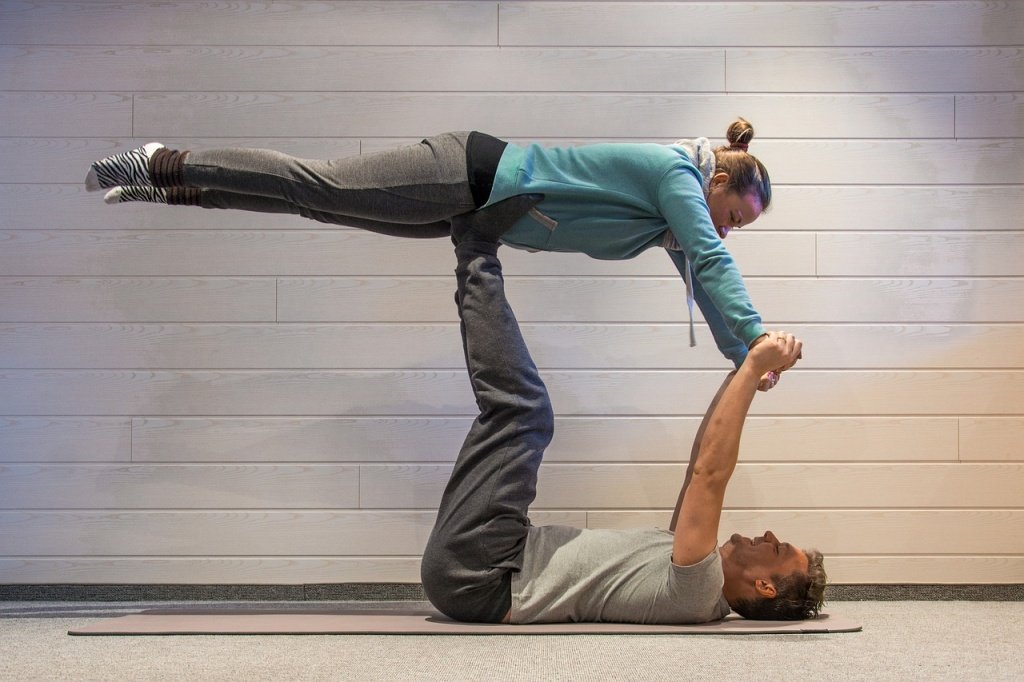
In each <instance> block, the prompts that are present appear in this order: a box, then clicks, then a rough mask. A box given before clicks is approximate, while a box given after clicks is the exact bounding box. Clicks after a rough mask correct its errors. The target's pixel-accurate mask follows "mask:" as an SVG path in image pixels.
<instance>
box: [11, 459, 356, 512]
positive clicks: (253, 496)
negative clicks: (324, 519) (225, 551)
mask: <svg viewBox="0 0 1024 682" xmlns="http://www.w3.org/2000/svg"><path fill="white" fill-rule="evenodd" d="M359 506H360V504H359V467H356V466H347V465H337V464H315V465H282V464H247V465H246V464H191V465H187V466H185V465H174V464H142V465H136V464H132V465H128V464H120V465H107V464H87V465H69V464H32V465H29V464H9V465H6V466H0V508H3V509H194V508H199V509H203V508H206V509H238V508H266V509H290V508H306V509H309V508H357V507H359Z"/></svg>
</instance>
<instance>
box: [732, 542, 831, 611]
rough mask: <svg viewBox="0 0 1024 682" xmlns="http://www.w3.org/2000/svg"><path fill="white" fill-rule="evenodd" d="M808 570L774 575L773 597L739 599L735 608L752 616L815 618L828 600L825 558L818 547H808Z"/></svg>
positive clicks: (806, 551)
mask: <svg viewBox="0 0 1024 682" xmlns="http://www.w3.org/2000/svg"><path fill="white" fill-rule="evenodd" d="M804 554H806V555H807V573H792V574H790V575H773V576H772V583H774V585H775V596H774V597H761V598H759V599H740V600H738V601H737V602H736V603H735V604H733V607H732V608H733V610H734V611H735V612H736V613H738V614H740V615H741V616H743V617H744V618H749V619H750V620H807V619H808V618H815V617H816V616H817V615H818V611H819V610H820V609H821V605H822V604H824V603H825V584H826V582H827V580H828V576H826V575H825V566H824V560H825V557H823V556H822V554H821V552H819V551H818V550H816V549H809V550H805V551H804Z"/></svg>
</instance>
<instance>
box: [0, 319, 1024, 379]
mask: <svg viewBox="0 0 1024 682" xmlns="http://www.w3.org/2000/svg"><path fill="white" fill-rule="evenodd" d="M521 328H522V330H523V335H524V336H525V338H526V340H527V342H528V343H529V346H530V352H531V354H532V355H533V358H534V360H535V362H536V363H537V365H538V366H539V367H540V368H541V369H548V368H556V369H557V368H562V369H594V368H608V369H696V368H700V369H715V368H723V367H727V366H728V361H727V360H725V359H724V358H723V357H722V355H721V353H719V351H718V349H717V347H716V346H715V343H714V340H713V339H712V337H711V333H710V331H708V329H707V328H706V327H705V326H704V325H699V326H697V347H696V348H692V349H691V348H687V347H686V346H687V338H688V330H687V328H686V326H685V325H683V324H679V323H670V324H606V325H601V324H552V323H538V324H529V323H524V324H523V325H522V326H521ZM786 331H789V332H791V333H793V334H796V335H797V336H798V337H799V338H801V339H802V340H803V341H804V359H803V360H802V361H801V363H800V367H801V368H804V369H878V368H891V369H912V368H921V369H925V368H934V369H942V368H949V367H957V368H962V369H966V368H976V369H984V368H1000V367H1008V366H1017V365H1018V364H1020V363H1021V362H1024V325H1019V324H1001V325H849V324H843V325H800V324H798V325H789V324H787V325H786ZM864 348H872V349H874V350H873V351H872V352H871V353H865V352H864V351H863V349H864ZM0 358H2V360H0V365H2V366H3V367H6V368H11V369H44V368H63V369H91V368H95V369H101V368H106V369H130V368H136V367H152V368H169V367H173V368H179V369H218V368H223V369H258V368H275V369H314V368H320V367H326V368H332V369H383V368H389V369H391V368H393V369H403V368H407V369H462V368H463V367H464V366H465V357H464V356H463V353H462V342H461V338H460V336H459V331H458V327H457V325H456V323H454V322H447V323H423V324H398V323H382V324H327V323H324V324H304V323H281V324H273V323H263V324H243V323H233V324H216V323H209V324H207V323H202V324H174V323H163V324H141V323H121V324H111V323H45V322H44V323H0Z"/></svg>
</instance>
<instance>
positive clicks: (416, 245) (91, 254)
mask: <svg viewBox="0 0 1024 682" xmlns="http://www.w3.org/2000/svg"><path fill="white" fill-rule="evenodd" d="M728 244H729V248H730V251H731V252H732V253H733V254H734V255H735V257H736V261H737V264H738V266H739V268H740V270H741V271H742V272H744V273H745V274H746V276H748V277H757V276H771V275H776V276H778V275H788V276H801V275H810V274H815V265H817V273H816V274H819V275H825V276H835V275H838V276H869V277H870V276H876V277H877V276H882V277H887V276H895V277H927V276H954V277H955V276H961V277H962V276H978V275H993V276H1000V277H1015V276H1021V275H1022V274H1024V232H994V233H967V232H965V233H943V234H936V235H932V234H914V233H903V234H899V233H897V234H892V233H885V234H865V233H846V234H822V235H818V236H817V238H815V237H814V236H813V235H810V234H799V233H793V234H788V233H783V234H777V233H771V232H763V231H754V232H751V233H749V234H747V233H744V234H742V235H737V236H736V237H734V238H733V239H730V240H728ZM815 244H817V248H816V250H815ZM383 248H387V250H388V253H389V254H390V255H391V256H392V257H393V258H389V259H388V260H383V259H379V258H375V257H374V256H376V255H377V254H379V253H380V251H381V250H382V249H383ZM506 253H509V254H511V255H510V256H509V257H508V258H506V259H505V260H506V265H507V271H508V273H509V274H512V275H554V274H559V273H561V274H563V275H566V276H574V275H616V276H622V275H628V274H637V275H675V274H677V271H676V269H675V266H674V265H673V264H672V263H671V261H670V260H669V259H668V258H667V257H666V256H665V254H664V252H663V251H662V250H660V249H651V250H650V251H649V252H648V253H645V254H644V255H643V256H641V257H640V258H635V259H630V260H627V261H601V260H597V259H592V258H588V257H586V256H584V255H582V254H575V255H570V256H566V255H562V254H558V255H556V254H550V253H548V254H536V255H532V254H523V253H517V252H515V251H514V250H511V249H509V250H506ZM815 255H816V258H815ZM454 260H455V258H454V256H453V255H452V253H451V246H450V244H448V243H447V241H446V240H443V239H437V240H430V241H429V242H427V243H422V242H421V241H420V240H415V239H391V238H388V237H385V236H381V235H375V234H372V233H369V232H365V231H362V230H317V231H302V230H275V231H267V230H261V231H248V230H246V231H242V230H202V231H164V230H161V231H158V232H157V231H152V230H135V231H129V232H120V231H112V230H96V231H84V230H82V231H79V230H75V231H60V230H50V231H45V230H18V231H6V232H3V231H0V270H2V271H3V272H4V273H5V274H7V275H8V276H24V277H31V276H54V275H75V276H99V275H109V276H113V275H119V276H140V275H164V276H185V275H198V276H202V275H229V276H245V275H254V276H258V275H303V274H305V275H332V274H345V275H448V274H449V273H450V272H451V271H452V269H453V267H454V266H453V263H454Z"/></svg>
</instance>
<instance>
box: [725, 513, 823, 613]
mask: <svg viewBox="0 0 1024 682" xmlns="http://www.w3.org/2000/svg"><path fill="white" fill-rule="evenodd" d="M719 553H720V554H721V555H722V570H723V571H724V573H725V585H724V586H723V587H722V593H723V594H724V595H725V598H726V599H728V600H729V601H730V602H733V601H734V600H735V599H756V598H757V597H759V596H769V597H773V596H775V595H774V592H773V593H771V594H765V589H766V588H767V586H768V585H772V576H774V575H790V574H792V573H806V572H807V569H808V561H807V555H806V554H804V552H803V550H802V549H800V548H798V547H794V546H793V545H791V544H789V543H788V542H779V539H778V538H777V537H775V534H774V533H772V532H771V531H770V530H766V531H765V532H764V535H762V536H760V537H756V538H747V537H743V536H742V535H740V534H739V533H736V534H734V535H733V536H732V537H731V538H729V541H728V542H726V543H725V544H724V545H722V546H721V548H719ZM772 589H774V586H773V587H772Z"/></svg>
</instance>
